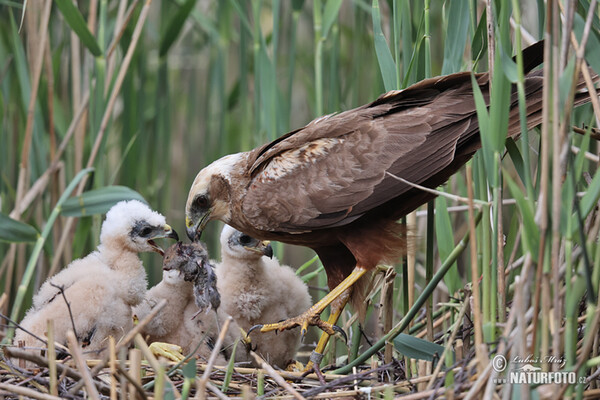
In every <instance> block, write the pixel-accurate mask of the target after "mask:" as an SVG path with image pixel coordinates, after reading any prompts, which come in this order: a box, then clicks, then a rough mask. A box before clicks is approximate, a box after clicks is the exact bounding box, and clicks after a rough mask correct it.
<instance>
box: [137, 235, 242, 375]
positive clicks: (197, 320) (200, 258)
mask: <svg viewBox="0 0 600 400" xmlns="http://www.w3.org/2000/svg"><path fill="white" fill-rule="evenodd" d="M162 299H165V300H167V305H166V306H165V307H164V308H163V309H162V310H161V311H160V312H159V313H158V314H157V315H156V317H154V318H153V319H152V321H150V322H149V323H148V325H146V326H145V328H144V329H143V331H142V334H144V335H145V336H146V337H147V338H148V342H149V343H154V342H166V343H172V344H176V345H179V346H180V347H181V348H182V351H183V353H184V354H189V353H190V352H192V351H194V349H195V348H196V347H197V346H198V344H199V343H200V342H202V344H200V346H199V347H198V349H197V350H196V352H195V355H196V356H198V357H200V358H201V359H204V360H207V359H208V357H209V356H210V353H211V352H212V349H213V347H214V343H215V341H216V338H217V336H218V334H219V329H218V326H217V323H216V317H215V313H208V312H206V313H204V312H202V311H204V310H206V309H207V308H208V307H212V309H213V310H214V311H215V312H216V311H217V309H218V306H219V302H220V300H219V294H218V292H217V289H216V276H215V273H214V272H213V266H212V265H211V264H210V262H209V260H208V253H207V251H206V247H204V245H203V244H202V243H199V242H196V243H190V244H183V243H181V242H177V243H175V244H173V245H172V246H171V247H169V248H168V249H167V250H166V251H165V257H164V260H163V279H162V281H161V282H159V283H158V284H157V285H156V286H154V287H153V288H151V289H150V290H149V291H148V292H147V293H146V296H145V298H144V301H143V302H142V303H141V304H140V305H139V306H137V307H136V308H135V309H134V314H135V315H136V316H137V317H138V318H139V319H143V318H144V317H146V315H148V314H149V313H150V311H151V310H152V308H154V307H155V306H156V304H158V303H159V302H160V301H161V300H162ZM221 318H225V315H221ZM238 331H239V328H238ZM230 332H232V335H233V332H235V331H234V330H232V329H230ZM233 340H235V338H234V337H233V336H231V337H228V340H227V341H226V343H227V345H230V344H231V343H232V342H233ZM224 363H225V358H224V357H223V356H221V358H219V359H217V364H218V365H224Z"/></svg>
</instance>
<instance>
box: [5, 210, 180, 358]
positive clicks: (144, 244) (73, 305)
mask: <svg viewBox="0 0 600 400" xmlns="http://www.w3.org/2000/svg"><path fill="white" fill-rule="evenodd" d="M161 237H170V238H174V239H176V240H177V239H178V238H177V234H176V233H175V231H174V230H172V229H171V227H170V226H169V225H167V224H166V222H165V217H163V216H162V215H161V214H159V213H157V212H155V211H152V210H151V209H150V208H149V207H148V206H147V205H145V204H144V203H142V202H139V201H137V200H130V201H122V202H119V203H117V204H116V205H114V206H113V207H112V208H111V209H110V210H109V211H108V213H107V214H106V219H105V221H104V222H103V224H102V229H101V232H100V244H99V245H98V248H97V250H96V251H94V252H92V253H90V254H89V255H87V256H86V257H84V258H81V259H78V260H75V261H73V262H71V263H70V264H69V265H68V266H67V267H66V268H65V269H63V270H62V271H60V272H59V273H58V274H56V275H54V276H53V277H51V278H49V279H48V280H47V281H46V282H45V283H44V284H43V285H42V287H41V288H40V290H39V291H38V293H37V294H36V295H35V296H34V298H33V306H32V307H31V308H30V309H29V310H28V311H27V313H26V315H25V318H24V319H23V321H22V322H21V326H22V327H23V328H24V329H26V330H28V331H29V332H32V333H33V334H35V335H37V336H38V337H40V338H43V339H44V340H46V330H47V321H48V320H49V319H51V320H53V321H54V332H55V341H56V342H58V343H61V344H66V333H67V331H68V330H70V329H71V330H73V329H74V330H75V333H76V335H77V339H78V340H79V343H80V344H82V346H83V347H84V354H86V357H88V358H97V357H98V356H99V355H100V353H101V352H102V351H103V350H104V349H105V348H106V347H107V338H108V337H109V336H113V337H114V338H115V339H116V340H119V339H120V338H121V337H122V336H123V335H124V334H125V333H126V332H127V331H128V330H129V329H131V328H132V319H131V312H132V307H133V306H136V305H137V304H139V303H140V302H141V301H142V300H143V298H144V293H145V292H146V285H147V281H146V271H145V269H144V266H143V265H142V261H141V260H140V259H139V257H138V253H140V252H149V251H156V252H158V253H160V254H161V255H162V254H163V252H162V249H160V247H158V246H157V245H156V243H155V242H154V240H153V239H156V238H161ZM61 291H62V292H63V293H64V297H66V301H67V302H68V303H69V306H70V309H71V312H72V315H73V320H72V321H71V317H70V316H69V310H68V306H67V303H66V302H65V298H64V297H63V295H62V293H61ZM19 342H23V343H24V345H25V347H26V348H40V347H45V345H44V344H43V343H41V342H40V341H39V340H37V339H36V338H34V337H32V336H31V335H29V334H28V333H25V332H24V331H22V330H18V331H17V334H16V335H15V339H14V344H19Z"/></svg>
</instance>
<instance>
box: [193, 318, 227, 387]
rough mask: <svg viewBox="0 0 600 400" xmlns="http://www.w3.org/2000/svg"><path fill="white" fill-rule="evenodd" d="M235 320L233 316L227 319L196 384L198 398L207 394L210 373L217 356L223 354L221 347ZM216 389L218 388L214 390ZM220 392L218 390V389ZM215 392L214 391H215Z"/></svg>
mask: <svg viewBox="0 0 600 400" xmlns="http://www.w3.org/2000/svg"><path fill="white" fill-rule="evenodd" d="M232 320H233V318H232V317H231V316H229V317H227V319H226V320H225V323H224V324H223V328H221V332H220V333H219V337H218V338H217V342H216V343H215V348H214V349H213V350H212V352H211V353H210V357H209V358H208V362H207V363H206V369H205V370H204V373H203V374H202V377H201V378H199V379H198V380H197V382H196V390H197V393H196V397H200V398H203V396H205V394H206V386H207V383H208V378H209V377H210V373H211V371H212V367H213V365H214V364H215V361H216V360H217V356H218V355H219V353H220V352H221V346H222V345H223V341H224V340H225V335H226V334H227V330H228V329H229V324H231V321H232ZM214 389H216V388H214ZM217 390H218V389H217ZM213 392H214V390H213Z"/></svg>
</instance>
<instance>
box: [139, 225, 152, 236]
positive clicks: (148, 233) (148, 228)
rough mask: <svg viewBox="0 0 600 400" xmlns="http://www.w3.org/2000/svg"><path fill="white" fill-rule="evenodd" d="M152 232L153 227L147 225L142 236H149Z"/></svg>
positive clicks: (141, 233) (142, 231)
mask: <svg viewBox="0 0 600 400" xmlns="http://www.w3.org/2000/svg"><path fill="white" fill-rule="evenodd" d="M151 233H152V228H150V227H149V226H147V227H145V228H144V229H142V230H141V232H140V236H142V237H148V236H150V234H151Z"/></svg>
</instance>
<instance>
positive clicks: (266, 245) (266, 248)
mask: <svg viewBox="0 0 600 400" xmlns="http://www.w3.org/2000/svg"><path fill="white" fill-rule="evenodd" d="M244 248H245V249H246V250H250V251H252V252H254V253H258V254H260V255H261V256H267V257H269V258H273V247H271V242H270V241H268V240H261V241H260V242H258V244H257V245H256V246H251V247H250V246H244Z"/></svg>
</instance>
